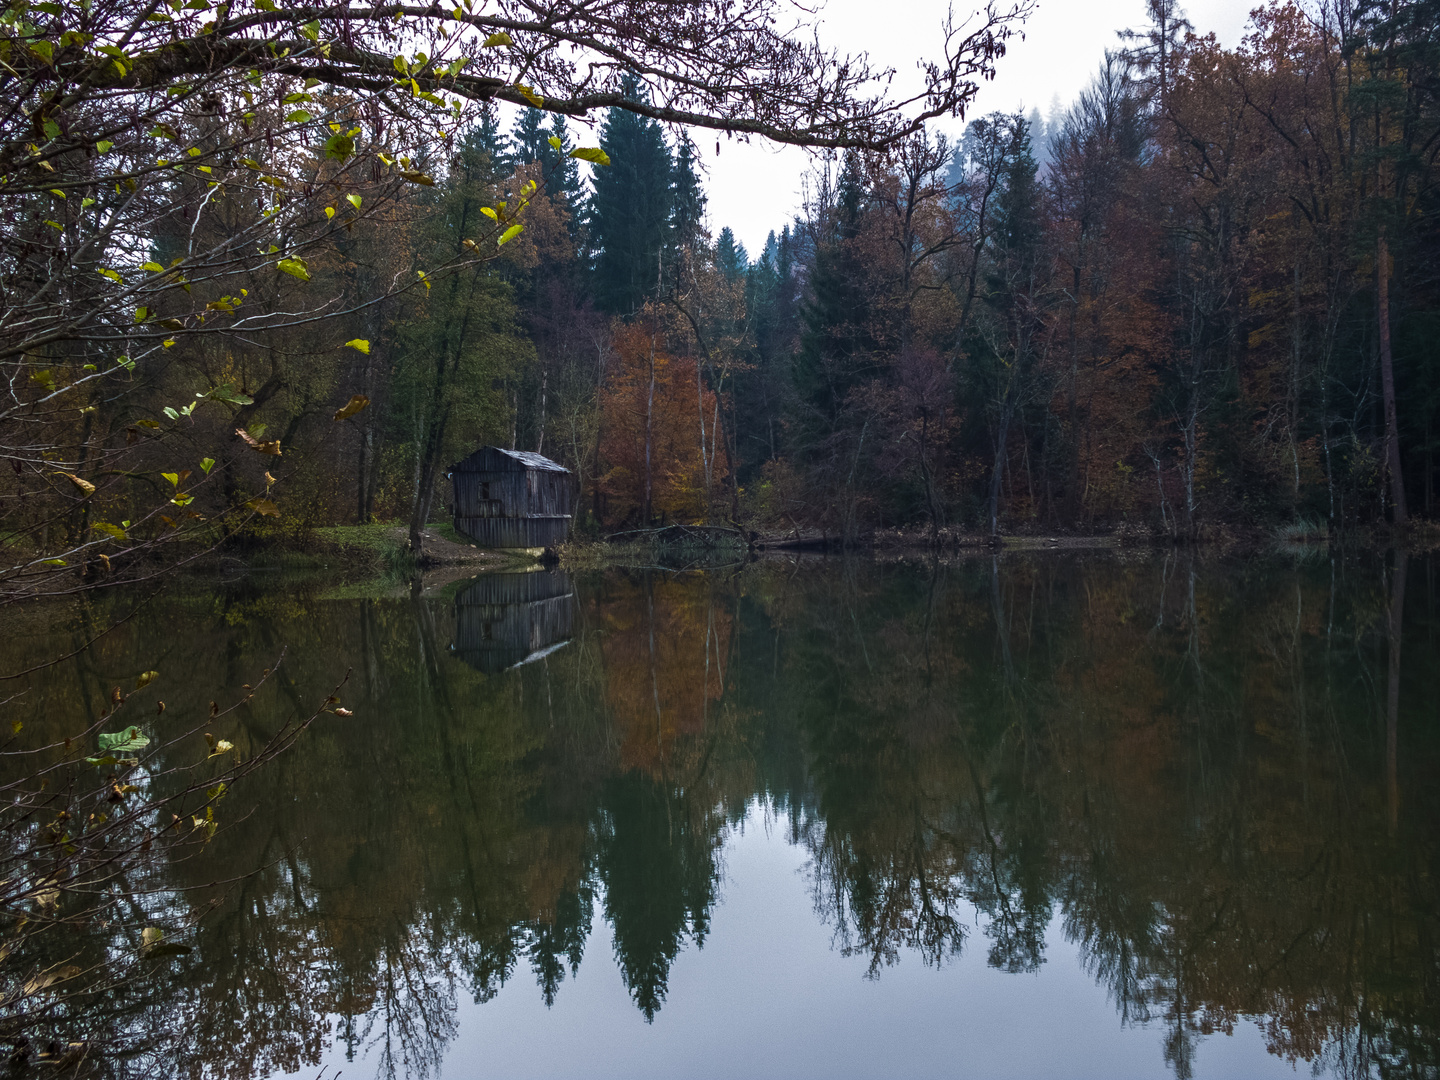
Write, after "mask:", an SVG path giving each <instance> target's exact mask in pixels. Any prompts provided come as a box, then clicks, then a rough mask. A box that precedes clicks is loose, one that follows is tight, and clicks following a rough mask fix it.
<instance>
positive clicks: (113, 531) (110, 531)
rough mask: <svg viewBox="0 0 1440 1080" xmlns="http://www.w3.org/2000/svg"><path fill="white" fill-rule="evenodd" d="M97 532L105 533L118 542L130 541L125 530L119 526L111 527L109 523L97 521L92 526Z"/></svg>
mask: <svg viewBox="0 0 1440 1080" xmlns="http://www.w3.org/2000/svg"><path fill="white" fill-rule="evenodd" d="M90 527H91V528H92V529H94V530H95V531H96V532H103V533H104V534H105V535H107V536H113V537H114V538H115V539H116V540H128V539H129V537H127V536H126V535H125V530H124V529H122V528H120V526H119V525H111V524H110V523H109V522H108V521H97V522H95V524H93V525H91V526H90Z"/></svg>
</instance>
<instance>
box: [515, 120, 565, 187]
mask: <svg viewBox="0 0 1440 1080" xmlns="http://www.w3.org/2000/svg"><path fill="white" fill-rule="evenodd" d="M544 115H545V114H544V113H542V112H541V111H540V110H539V109H524V110H522V111H521V113H520V115H519V116H517V117H516V118H515V126H514V127H513V128H511V129H510V138H511V140H512V141H513V143H514V145H515V159H516V160H517V161H518V162H519V163H520V164H522V165H533V164H535V162H537V161H538V162H539V163H540V164H541V165H543V166H546V172H549V166H550V164H551V163H552V162H553V161H554V159H555V156H556V155H555V150H554V148H553V147H552V146H551V145H550V141H549V139H550V136H549V133H548V132H547V131H546V130H545V128H544V126H543V125H542V124H541V121H542V120H543V119H544Z"/></svg>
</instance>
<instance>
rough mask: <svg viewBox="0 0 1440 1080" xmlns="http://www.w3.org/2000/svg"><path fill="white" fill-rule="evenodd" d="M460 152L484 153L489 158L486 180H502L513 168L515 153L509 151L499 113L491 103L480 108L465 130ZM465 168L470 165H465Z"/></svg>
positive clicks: (508, 142)
mask: <svg viewBox="0 0 1440 1080" xmlns="http://www.w3.org/2000/svg"><path fill="white" fill-rule="evenodd" d="M461 153H462V155H463V154H465V153H471V154H475V153H479V154H484V155H485V156H486V157H487V158H488V159H489V162H490V165H489V180H488V181H487V182H492V183H493V182H498V181H500V180H503V179H504V178H505V177H507V176H509V175H510V172H511V170H512V169H514V168H515V155H514V154H513V153H512V152H511V149H510V141H509V140H508V139H507V138H505V134H504V132H502V131H501V130H500V114H499V111H498V110H497V109H496V108H495V106H494V105H493V104H486V105H485V107H484V108H483V109H481V110H480V117H479V119H478V120H477V121H476V122H475V123H474V124H473V125H472V126H471V127H470V129H469V130H468V131H466V133H465V137H464V143H463V148H462V151H461ZM466 168H467V169H470V168H471V167H470V166H468V165H467V166H466Z"/></svg>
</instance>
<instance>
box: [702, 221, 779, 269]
mask: <svg viewBox="0 0 1440 1080" xmlns="http://www.w3.org/2000/svg"><path fill="white" fill-rule="evenodd" d="M770 239H771V240H772V241H773V240H774V239H775V234H774V233H773V232H772V233H771V234H770ZM715 265H716V266H718V267H719V268H720V272H721V273H722V274H724V275H725V277H726V278H728V279H729V280H730V281H738V280H739V279H740V278H742V277H743V276H744V275H745V273H746V271H748V270H749V269H750V253H749V252H747V251H746V250H745V245H744V244H738V243H736V242H735V234H734V233H733V232H731V231H730V227H729V226H728V225H727V226H726V227H725V228H723V229H721V230H720V238H719V239H718V240H716V241H715ZM770 269H771V270H772V272H773V270H774V262H773V260H772V261H771V264H770Z"/></svg>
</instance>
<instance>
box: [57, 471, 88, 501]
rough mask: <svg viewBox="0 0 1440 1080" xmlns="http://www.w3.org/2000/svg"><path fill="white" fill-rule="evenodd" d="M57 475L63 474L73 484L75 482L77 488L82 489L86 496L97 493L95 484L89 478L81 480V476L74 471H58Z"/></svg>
mask: <svg viewBox="0 0 1440 1080" xmlns="http://www.w3.org/2000/svg"><path fill="white" fill-rule="evenodd" d="M57 475H59V476H63V477H65V479H66V480H69V481H70V482H71V483H72V484H74V485H75V486H76V487H77V488H79V489H80V492H81V494H82V495H84V496H85V497H86V498H88V497H89V496H91V495H94V494H95V485H94V484H92V483H90V481H89V480H81V479H80V477H78V476H76V475H75V474H74V473H68V472H62V473H58V474H57Z"/></svg>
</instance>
